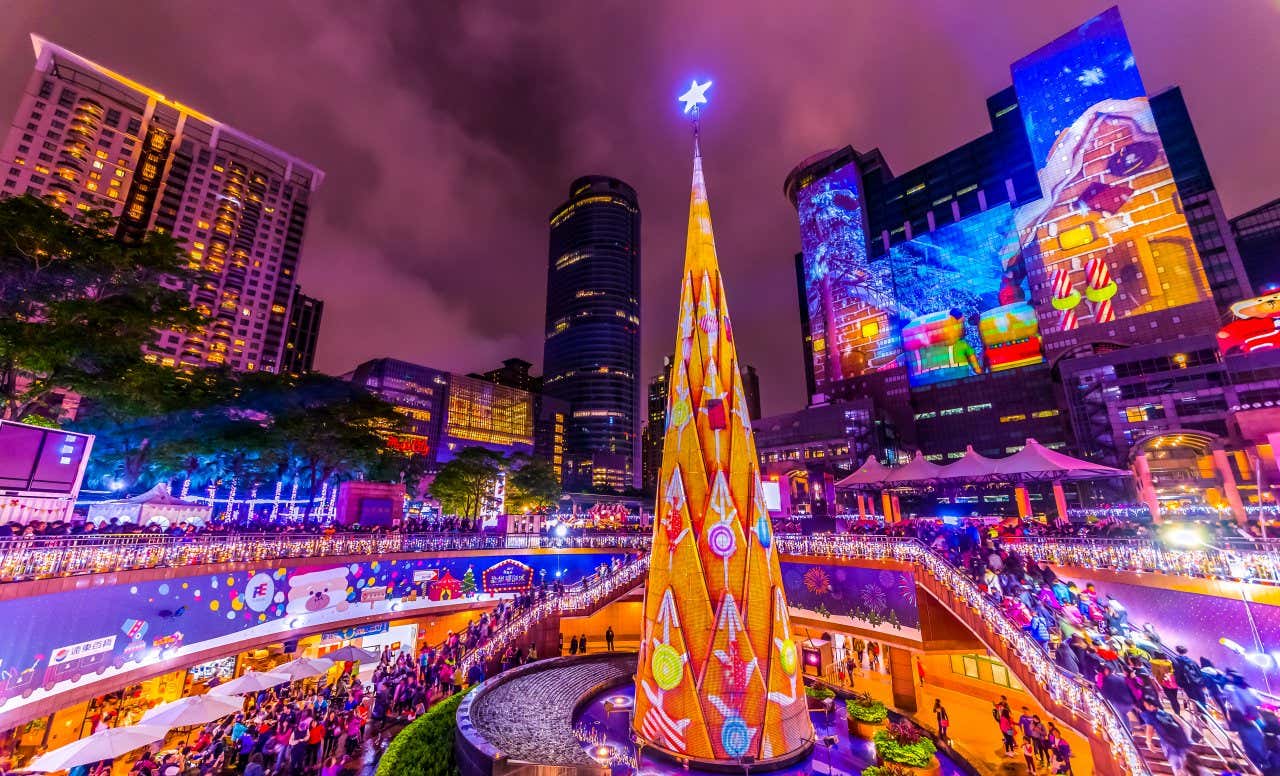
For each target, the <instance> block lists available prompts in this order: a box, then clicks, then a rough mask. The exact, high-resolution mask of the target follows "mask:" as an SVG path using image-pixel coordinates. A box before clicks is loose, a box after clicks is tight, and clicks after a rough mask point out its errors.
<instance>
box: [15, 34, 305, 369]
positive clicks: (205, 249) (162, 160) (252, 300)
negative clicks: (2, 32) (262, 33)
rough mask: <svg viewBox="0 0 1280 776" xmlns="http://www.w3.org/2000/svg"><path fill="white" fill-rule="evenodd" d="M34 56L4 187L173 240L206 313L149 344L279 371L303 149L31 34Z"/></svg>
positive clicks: (301, 216) (293, 281) (170, 362)
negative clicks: (287, 148)
mask: <svg viewBox="0 0 1280 776" xmlns="http://www.w3.org/2000/svg"><path fill="white" fill-rule="evenodd" d="M31 40H32V43H33V45H34V47H35V55H36V66H35V70H34V71H33V72H32V74H31V78H30V79H29V80H28V82H27V86H26V88H25V90H24V91H23V93H22V97H21V101H20V103H19V105H18V109H17V111H16V112H15V113H14V118H13V121H12V123H11V125H10V128H9V132H8V136H7V137H6V139H5V141H4V145H3V146H0V196H19V195H23V194H29V195H33V196H37V197H48V198H52V199H53V200H54V201H56V202H57V203H58V204H60V205H61V206H62V207H63V208H64V209H66V210H67V211H68V212H70V213H75V212H77V211H78V210H104V211H106V212H108V213H110V214H111V215H112V216H114V217H115V218H117V219H118V220H119V222H120V230H121V232H122V233H123V234H124V235H126V236H138V235H141V234H143V233H145V232H147V231H151V230H156V231H163V232H166V233H168V234H171V235H172V236H173V237H174V238H176V239H177V240H178V242H179V243H180V244H181V245H182V247H183V249H184V250H185V251H186V254H187V257H188V263H189V265H190V267H191V269H192V270H194V271H195V272H196V273H197V274H198V276H199V280H198V281H197V283H196V284H195V286H194V287H193V288H191V289H190V294H191V302H192V304H193V305H194V306H195V307H196V308H197V309H198V310H199V311H200V312H202V313H204V314H205V315H206V316H207V317H208V319H209V322H208V324H207V325H206V327H205V328H204V330H203V331H197V332H194V333H191V334H185V335H184V334H179V333H176V332H163V333H161V334H160V335H159V337H158V339H157V341H156V343H155V345H154V346H152V347H151V348H149V351H148V357H149V359H151V360H154V361H156V362H158V363H162V364H165V365H167V366H173V367H177V368H184V369H190V368H195V367H200V366H207V365H223V364H225V365H227V366H229V367H231V368H232V369H235V370H238V371H255V370H256V371H266V372H282V371H285V368H286V367H285V361H286V358H287V354H286V352H285V351H286V342H287V340H288V336H289V321H290V315H291V305H292V303H293V301H294V298H295V295H294V291H295V288H296V286H297V273H298V262H299V259H300V255H301V251H302V240H303V233H304V230H305V227H306V223H307V216H308V213H309V211H310V207H311V197H312V195H313V194H314V192H315V191H316V189H317V188H318V187H319V185H320V183H321V181H322V180H323V179H324V174H323V173H322V172H321V171H320V170H319V169H318V168H316V167H315V166H314V165H311V164H309V163H307V162H304V161H302V160H300V159H298V158H296V157H294V156H292V155H290V154H288V153H286V152H284V151H281V150H279V149H277V148H274V147H272V146H270V145H268V144H266V143H264V142H262V141H261V140H258V139H256V138H253V137H250V136H249V135H246V134H245V133H243V132H241V131H240V130H238V129H236V128H234V127H232V126H229V125H227V124H224V123H222V122H221V121H218V120H216V119H214V118H211V117H209V116H207V115H205V114H203V113H200V112H199V111H196V110H195V109H193V108H191V107H189V106H186V105H182V104H181V103H178V102H175V101H174V100H172V99H169V98H167V97H165V96H164V95H162V94H160V93H158V92H156V91H155V90H153V89H150V88H148V87H146V86H143V85H142V84H140V83H137V82H136V81H133V80H132V79H129V78H127V77H126V76H123V75H120V74H119V73H115V72H113V71H111V70H109V69H107V68H105V67H103V66H101V65H99V64H97V63H95V62H92V61H90V60H88V59H86V58H84V57H82V56H80V55H79V54H76V53H75V52H72V51H69V50H67V49H65V48H63V47H61V46H58V45H57V44H55V43H52V42H50V41H48V40H45V39H44V38H41V37H39V36H37V35H32V36H31Z"/></svg>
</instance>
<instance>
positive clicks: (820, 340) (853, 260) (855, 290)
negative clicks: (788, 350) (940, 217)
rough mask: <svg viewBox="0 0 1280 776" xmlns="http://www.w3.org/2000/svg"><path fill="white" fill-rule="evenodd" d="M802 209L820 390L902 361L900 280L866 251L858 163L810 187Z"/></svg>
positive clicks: (802, 195) (799, 203)
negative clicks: (897, 317) (897, 316)
mask: <svg viewBox="0 0 1280 776" xmlns="http://www.w3.org/2000/svg"><path fill="white" fill-rule="evenodd" d="M796 207H797V210H798V213H799V217H800V245H801V248H802V250H803V253H804V277H805V294H806V300H807V303H808V306H809V327H810V334H811V335H812V339H813V361H814V364H813V367H814V378H815V382H816V383H817V388H818V390H819V391H824V390H826V386H829V385H831V384H833V383H838V382H839V381H841V380H843V379H846V378H850V377H857V376H859V375H863V374H867V373H870V372H876V371H879V370H881V369H886V368H889V367H892V366H896V365H897V364H898V363H899V362H900V359H901V356H902V347H901V342H900V341H899V339H898V332H897V330H896V329H895V328H894V326H893V325H892V323H893V312H894V309H895V302H894V298H893V281H892V279H891V278H890V267H889V263H888V262H887V261H883V260H879V261H874V262H873V261H871V260H870V259H869V258H868V256H867V237H866V229H865V227H864V226H863V214H862V193H861V191H860V190H859V183H858V170H857V167H856V165H853V164H849V165H847V166H845V167H842V168H840V169H839V170H836V171H835V172H833V173H831V174H830V175H827V176H825V177H823V178H820V179H818V180H816V181H814V182H812V183H810V184H809V185H808V186H805V187H804V188H803V189H801V190H800V191H799V192H798V193H797V195H796Z"/></svg>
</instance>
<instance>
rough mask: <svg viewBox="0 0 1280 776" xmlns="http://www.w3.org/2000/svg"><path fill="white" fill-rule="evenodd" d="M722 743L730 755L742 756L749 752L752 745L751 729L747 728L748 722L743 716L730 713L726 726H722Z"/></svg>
mask: <svg viewBox="0 0 1280 776" xmlns="http://www.w3.org/2000/svg"><path fill="white" fill-rule="evenodd" d="M720 744H721V745H722V746H724V753H725V754H727V755H729V756H730V757H741V756H743V755H744V754H746V753H747V748H748V747H749V746H751V731H749V730H747V723H746V722H743V721H742V717H739V716H738V715H737V714H730V715H729V717H728V718H727V719H725V721H724V727H722V728H720Z"/></svg>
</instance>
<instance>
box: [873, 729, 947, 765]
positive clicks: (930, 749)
mask: <svg viewBox="0 0 1280 776" xmlns="http://www.w3.org/2000/svg"><path fill="white" fill-rule="evenodd" d="M871 740H872V741H874V742H875V745H876V754H878V755H880V759H882V760H884V761H885V762H886V763H898V764H899V765H906V766H908V767H910V768H927V767H929V766H930V765H931V764H932V763H933V755H934V753H935V752H937V751H938V749H937V747H935V746H934V745H933V742H932V741H930V740H929V739H927V738H923V737H921V738H918V739H917V740H916V741H915V743H904V742H903V741H902V740H900V739H899V738H897V737H896V736H894V734H893V732H891V731H889V730H878V731H876V734H875V735H874V736H872V737H871Z"/></svg>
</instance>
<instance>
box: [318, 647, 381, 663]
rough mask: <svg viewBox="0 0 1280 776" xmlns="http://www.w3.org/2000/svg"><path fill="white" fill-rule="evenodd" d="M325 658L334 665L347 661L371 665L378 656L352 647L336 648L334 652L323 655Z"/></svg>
mask: <svg viewBox="0 0 1280 776" xmlns="http://www.w3.org/2000/svg"><path fill="white" fill-rule="evenodd" d="M325 657H326V658H328V659H330V660H332V661H333V662H335V663H343V662H347V661H353V662H360V663H372V662H374V661H376V660H377V659H378V656H377V655H375V654H373V653H372V652H366V651H364V650H363V649H360V648H359V647H352V646H346V647H338V648H337V649H335V650H334V651H332V652H330V653H329V654H327V655H325Z"/></svg>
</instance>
